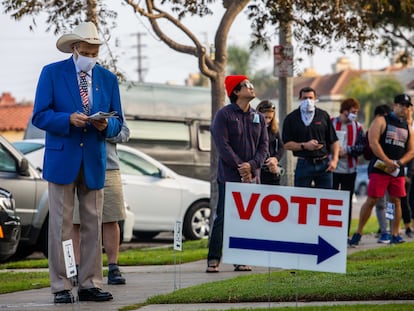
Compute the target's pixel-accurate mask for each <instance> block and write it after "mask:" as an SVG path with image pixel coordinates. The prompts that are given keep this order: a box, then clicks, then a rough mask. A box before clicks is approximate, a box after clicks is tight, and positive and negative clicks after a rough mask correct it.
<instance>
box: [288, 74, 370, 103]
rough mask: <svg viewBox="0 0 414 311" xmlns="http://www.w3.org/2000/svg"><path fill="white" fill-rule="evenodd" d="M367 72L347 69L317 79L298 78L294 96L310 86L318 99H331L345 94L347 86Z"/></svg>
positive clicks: (295, 82)
mask: <svg viewBox="0 0 414 311" xmlns="http://www.w3.org/2000/svg"><path fill="white" fill-rule="evenodd" d="M364 72H366V71H363V70H353V69H347V70H344V71H341V72H337V73H332V74H327V75H323V76H317V77H306V76H301V77H296V78H295V79H294V89H293V94H294V96H298V95H299V91H300V89H301V88H303V87H306V86H310V87H312V88H313V89H315V90H316V92H317V95H318V97H322V98H323V97H324V98H326V99H329V98H331V97H336V96H338V95H343V94H344V88H345V86H346V84H347V83H348V82H349V81H350V80H352V79H353V78H355V77H359V76H360V75H361V74H363V73H364Z"/></svg>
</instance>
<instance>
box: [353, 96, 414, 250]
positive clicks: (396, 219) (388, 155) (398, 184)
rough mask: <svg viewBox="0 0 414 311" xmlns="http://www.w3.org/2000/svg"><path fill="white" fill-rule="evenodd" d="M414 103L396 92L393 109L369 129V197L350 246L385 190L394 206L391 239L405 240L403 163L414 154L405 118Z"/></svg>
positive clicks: (356, 238)
mask: <svg viewBox="0 0 414 311" xmlns="http://www.w3.org/2000/svg"><path fill="white" fill-rule="evenodd" d="M412 105H413V104H412V103H411V98H410V96H408V95H407V94H400V95H397V96H396V97H395V99H394V104H393V111H392V112H391V113H390V114H389V115H387V116H379V117H377V118H375V119H374V120H373V121H372V124H371V126H370V128H369V130H368V141H369V145H370V148H371V150H372V152H373V156H372V158H371V162H370V164H369V169H368V172H369V183H368V197H367V199H366V201H365V202H364V204H363V205H362V207H361V211H360V214H359V222H358V229H357V232H356V233H355V234H354V235H353V236H352V239H351V240H350V241H349V245H350V246H356V245H358V244H359V241H360V240H361V234H362V229H363V228H364V226H365V224H366V222H367V221H368V219H369V217H370V215H371V212H372V208H373V207H374V205H375V204H376V203H377V201H378V200H379V199H380V198H382V197H383V196H384V194H385V191H388V193H389V203H390V204H391V206H393V210H394V215H393V225H392V236H391V241H390V243H393V244H397V243H402V242H404V240H403V239H402V237H401V236H400V235H399V227H400V222H401V202H400V198H402V197H404V196H405V195H406V191H405V186H404V185H405V177H404V174H405V170H404V165H406V164H407V163H408V162H409V161H410V160H411V159H412V158H413V157H414V143H413V135H412V133H411V130H410V127H409V126H408V124H407V121H406V119H407V114H408V111H409V109H408V107H409V106H412Z"/></svg>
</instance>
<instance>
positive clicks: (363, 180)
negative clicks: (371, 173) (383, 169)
mask: <svg viewBox="0 0 414 311" xmlns="http://www.w3.org/2000/svg"><path fill="white" fill-rule="evenodd" d="M367 191H368V164H359V165H358V166H357V176H356V179H355V189H354V192H355V194H356V195H362V196H365V195H367Z"/></svg>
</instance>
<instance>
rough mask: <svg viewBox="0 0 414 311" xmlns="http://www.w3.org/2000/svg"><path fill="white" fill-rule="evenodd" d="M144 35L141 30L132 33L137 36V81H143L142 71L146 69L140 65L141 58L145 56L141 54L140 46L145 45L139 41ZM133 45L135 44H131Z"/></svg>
mask: <svg viewBox="0 0 414 311" xmlns="http://www.w3.org/2000/svg"><path fill="white" fill-rule="evenodd" d="M143 35H145V33H143V32H138V33H136V34H133V36H137V45H136V48H137V57H136V58H137V59H138V68H137V72H138V82H144V72H146V71H147V69H146V68H144V67H143V65H142V60H143V59H144V58H147V57H146V56H143V55H142V48H143V47H145V46H146V45H144V44H142V43H141V37H142V36H143ZM133 47H135V46H133Z"/></svg>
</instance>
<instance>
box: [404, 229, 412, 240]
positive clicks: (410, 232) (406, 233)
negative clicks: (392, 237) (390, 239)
mask: <svg viewBox="0 0 414 311" xmlns="http://www.w3.org/2000/svg"><path fill="white" fill-rule="evenodd" d="M405 235H406V236H407V237H409V238H412V237H413V230H411V228H407V229H405Z"/></svg>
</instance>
